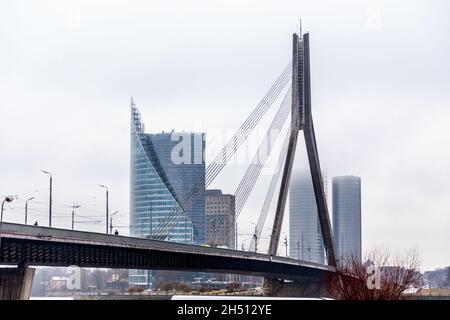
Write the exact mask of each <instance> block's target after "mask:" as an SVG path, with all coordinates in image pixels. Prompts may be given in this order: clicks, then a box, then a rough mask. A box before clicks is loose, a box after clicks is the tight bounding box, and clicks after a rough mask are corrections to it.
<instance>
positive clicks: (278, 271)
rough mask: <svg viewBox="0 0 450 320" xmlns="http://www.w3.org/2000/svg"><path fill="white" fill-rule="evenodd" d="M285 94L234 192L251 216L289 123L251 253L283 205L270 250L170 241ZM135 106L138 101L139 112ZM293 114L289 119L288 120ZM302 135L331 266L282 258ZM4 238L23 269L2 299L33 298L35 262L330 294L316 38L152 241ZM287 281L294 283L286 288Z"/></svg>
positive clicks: (1, 245)
mask: <svg viewBox="0 0 450 320" xmlns="http://www.w3.org/2000/svg"><path fill="white" fill-rule="evenodd" d="M282 92H284V93H285V94H284V97H283V98H282V101H281V103H280V105H279V107H278V109H277V111H276V112H275V116H274V118H273V120H272V122H271V123H270V125H269V128H268V129H267V133H266V135H265V136H264V138H263V140H262V142H261V144H260V145H259V147H258V149H257V151H256V154H255V156H254V158H253V161H252V162H251V163H250V165H249V167H248V168H247V170H246V172H245V174H244V176H243V178H242V180H241V182H240V183H239V185H238V186H237V189H236V191H235V197H236V212H235V214H236V217H238V216H239V215H240V214H245V213H244V211H243V209H244V207H245V204H246V201H247V199H248V198H249V195H250V193H251V192H252V190H253V188H254V186H255V184H256V182H257V180H258V178H259V176H260V173H261V170H262V168H263V167H264V165H265V163H266V161H267V159H268V157H269V155H270V153H271V151H272V150H273V146H274V143H275V141H276V140H277V139H281V138H280V137H279V133H280V132H281V129H282V128H283V127H284V126H285V124H286V123H287V126H288V127H287V134H286V136H285V137H284V140H283V143H282V145H283V147H282V148H281V152H280V154H279V155H278V160H279V162H280V164H281V165H280V168H279V170H277V171H276V172H275V173H274V175H273V177H272V180H271V182H270V185H269V186H268V190H267V193H266V196H265V199H264V202H263V203H262V208H261V213H260V216H259V219H258V223H257V225H256V230H255V236H254V237H253V240H252V243H251V245H250V249H251V250H249V251H252V250H253V249H255V248H256V246H257V242H258V241H259V239H260V236H261V232H262V229H263V227H264V225H265V223H266V220H267V217H268V213H269V210H270V207H271V203H272V202H273V201H276V210H275V215H274V221H273V227H272V229H271V230H272V231H271V237H270V246H269V251H268V253H267V254H258V253H252V252H243V251H236V250H225V249H218V248H208V247H203V246H195V245H186V244H179V243H174V242H168V241H165V240H168V237H169V236H170V233H171V231H172V230H173V228H175V226H176V225H177V223H178V221H179V219H180V218H182V217H183V216H184V214H185V212H186V209H187V208H189V207H190V206H191V205H192V204H193V203H194V202H195V201H196V200H197V199H198V197H199V195H200V194H201V193H202V191H203V190H205V188H207V187H208V186H210V185H211V183H212V182H213V181H214V179H216V177H217V176H218V175H219V174H220V173H221V171H222V170H223V169H224V168H225V167H226V165H227V164H228V162H229V161H230V159H231V158H232V157H233V155H234V154H235V153H236V152H237V150H238V149H239V148H240V147H241V146H242V145H243V143H244V142H245V141H246V140H247V138H248V137H249V136H250V134H251V133H252V131H253V130H254V129H255V127H256V126H257V125H258V124H259V122H260V120H261V119H262V118H263V117H264V115H265V114H266V113H267V111H268V110H269V109H270V108H271V106H272V105H273V104H274V102H275V101H277V98H278V97H279V96H280V95H281V93H282ZM133 108H135V106H134V102H132V112H133ZM289 115H290V122H287V120H288V118H289ZM299 131H303V132H304V138H305V143H306V151H307V155H308V161H309V167H310V170H311V177H312V182H313V188H314V193H315V197H316V203H317V208H318V214H319V221H320V227H321V231H322V235H323V242H324V246H325V251H326V257H327V262H328V265H326V266H325V265H318V264H313V263H309V262H305V261H299V260H294V259H288V258H281V257H278V256H277V251H278V246H279V241H280V234H281V227H282V224H283V218H284V212H285V207H286V201H287V194H288V188H289V182H290V178H291V174H292V167H293V163H294V159H295V154H296V146H297V142H298V137H299ZM273 133H275V134H273ZM277 190H278V193H276V191H277ZM274 204H275V203H274ZM230 236H233V235H231V234H230ZM0 241H1V242H0V264H16V265H17V266H18V267H19V268H17V271H16V272H14V271H11V269H7V270H6V269H5V270H6V271H5V270H3V271H2V270H1V269H0V285H1V286H3V288H9V289H5V290H3V291H0V296H1V295H3V297H9V298H11V297H16V298H17V297H26V296H27V290H28V291H29V289H30V284H29V283H30V277H31V278H32V277H33V275H32V273H33V272H32V271H30V269H29V268H26V267H27V266H30V265H49V266H69V265H78V266H80V267H105V268H106V267H107V268H130V269H146V270H151V269H168V270H191V271H210V272H224V273H237V274H252V275H260V276H263V277H264V279H265V283H264V287H265V292H266V294H268V295H320V294H321V293H322V292H323V290H324V282H325V281H324V279H325V278H326V276H327V275H329V274H332V273H334V272H335V271H336V269H335V268H336V257H335V251H334V244H333V236H332V230H331V224H330V219H329V214H328V206H327V204H326V197H325V192H324V184H323V179H322V175H321V170H320V163H319V156H318V151H317V145H316V140H315V133H314V124H313V119H312V114H311V80H310V49H309V34H308V33H306V34H301V33H300V34H297V33H296V34H294V35H293V52H292V60H291V61H290V62H289V63H288V64H287V66H286V67H285V69H284V70H283V71H282V73H281V74H280V76H279V77H278V78H277V79H276V81H275V82H274V84H273V85H272V87H271V88H270V89H269V91H268V92H267V94H266V95H265V96H264V98H263V99H262V100H261V102H260V103H259V104H258V105H257V106H256V107H255V108H254V110H253V111H252V112H251V114H250V115H249V116H248V118H247V119H246V120H245V121H244V122H243V124H242V125H241V127H240V128H239V129H238V130H237V131H236V133H235V134H234V136H233V137H232V138H231V139H230V140H229V141H228V143H227V144H226V145H225V147H224V148H223V149H222V150H221V151H220V152H219V153H218V155H217V156H216V158H215V159H214V160H213V161H212V162H211V163H210V164H209V165H208V167H207V169H206V172H205V177H204V179H202V180H201V181H199V182H198V183H197V184H195V186H194V187H193V188H192V189H191V190H190V191H189V192H188V193H187V194H186V195H185V196H184V197H183V198H182V199H177V204H176V206H175V208H174V209H173V211H172V212H170V214H168V215H167V216H165V217H164V218H163V220H162V221H161V222H160V224H159V225H158V226H157V227H156V228H155V229H154V230H152V234H151V236H150V239H137V238H131V237H122V236H120V237H119V236H113V235H103V234H96V233H88V232H80V231H68V230H61V229H52V228H43V227H34V226H21V225H15V224H6V223H2V224H1V225H0ZM283 280H292V281H293V282H289V283H286V282H283ZM14 288H15V289H14ZM288 289H289V290H288Z"/></svg>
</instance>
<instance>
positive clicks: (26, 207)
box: [25, 197, 34, 224]
mask: <svg viewBox="0 0 450 320" xmlns="http://www.w3.org/2000/svg"><path fill="white" fill-rule="evenodd" d="M33 199H34V197H31V198H29V199H28V200H27V201H25V224H27V220H28V201H31V200H33Z"/></svg>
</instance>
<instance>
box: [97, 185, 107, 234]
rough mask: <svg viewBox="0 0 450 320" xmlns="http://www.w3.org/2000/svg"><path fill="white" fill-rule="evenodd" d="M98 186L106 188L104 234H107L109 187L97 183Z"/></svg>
mask: <svg viewBox="0 0 450 320" xmlns="http://www.w3.org/2000/svg"><path fill="white" fill-rule="evenodd" d="M98 186H99V187H100V188H103V189H106V234H108V222H109V189H108V187H107V186H104V185H102V184H99V185H98Z"/></svg>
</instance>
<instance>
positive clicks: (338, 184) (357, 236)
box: [332, 176, 362, 263]
mask: <svg viewBox="0 0 450 320" xmlns="http://www.w3.org/2000/svg"><path fill="white" fill-rule="evenodd" d="M332 193H333V231H334V232H333V234H334V243H335V244H336V256H337V257H339V260H340V261H341V262H343V263H346V262H348V259H350V258H351V256H354V257H355V258H356V259H358V260H361V247H362V240H361V178H359V177H354V176H342V177H334V178H333V184H332Z"/></svg>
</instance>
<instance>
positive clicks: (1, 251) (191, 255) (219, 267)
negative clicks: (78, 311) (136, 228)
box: [0, 223, 335, 280]
mask: <svg viewBox="0 0 450 320" xmlns="http://www.w3.org/2000/svg"><path fill="white" fill-rule="evenodd" d="M0 241H1V242H0V246H1V247H0V264H23V265H36V266H69V265H77V266H80V267H99V268H124V269H127V268H128V269H149V270H183V271H203V272H220V273H235V274H250V275H257V276H270V277H278V278H283V279H292V280H294V279H298V278H305V277H306V278H321V277H323V276H324V275H325V274H326V273H329V272H334V271H335V269H334V268H333V267H330V266H324V265H320V264H315V263H310V262H306V261H299V260H295V259H289V258H284V257H275V256H274V257H270V256H268V255H266V254H261V253H254V252H248V251H237V250H229V249H221V248H212V247H204V246H197V245H190V244H182V243H174V242H166V241H157V240H151V239H141V238H132V237H127V236H118V235H107V234H101V233H94V232H84V231H74V230H66V229H55V228H48V227H39V226H28V225H21V224H12V223H1V224H0Z"/></svg>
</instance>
